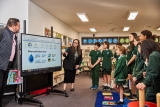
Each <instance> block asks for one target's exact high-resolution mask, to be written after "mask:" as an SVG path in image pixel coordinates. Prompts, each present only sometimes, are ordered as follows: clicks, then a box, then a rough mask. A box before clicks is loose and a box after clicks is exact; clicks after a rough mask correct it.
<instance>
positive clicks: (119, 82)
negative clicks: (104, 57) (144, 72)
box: [113, 46, 128, 104]
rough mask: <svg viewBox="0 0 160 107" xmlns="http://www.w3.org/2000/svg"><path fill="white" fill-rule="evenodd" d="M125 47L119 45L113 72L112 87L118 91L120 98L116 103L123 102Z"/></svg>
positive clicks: (125, 70) (125, 68)
mask: <svg viewBox="0 0 160 107" xmlns="http://www.w3.org/2000/svg"><path fill="white" fill-rule="evenodd" d="M125 53H126V49H125V47H123V46H119V47H118V50H117V55H119V58H118V62H117V65H116V70H115V72H114V79H115V83H114V86H113V88H114V89H115V90H116V91H118V92H119V94H120V100H119V101H118V102H116V103H117V104H124V102H123V85H124V84H125V83H126V78H127V76H128V74H127V59H126V57H125Z"/></svg>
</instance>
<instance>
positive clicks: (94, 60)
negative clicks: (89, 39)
mask: <svg viewBox="0 0 160 107" xmlns="http://www.w3.org/2000/svg"><path fill="white" fill-rule="evenodd" d="M100 46H101V44H100V43H99V42H96V43H95V44H94V50H92V51H91V52H90V54H89V56H90V61H89V64H90V68H91V74H92V86H91V87H90V89H98V85H99V71H100V61H101V52H100V51H99V50H98V48H99V47H100Z"/></svg>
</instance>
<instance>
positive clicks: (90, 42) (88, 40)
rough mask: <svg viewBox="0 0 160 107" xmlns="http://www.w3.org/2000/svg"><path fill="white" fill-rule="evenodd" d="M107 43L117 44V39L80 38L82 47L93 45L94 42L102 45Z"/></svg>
mask: <svg viewBox="0 0 160 107" xmlns="http://www.w3.org/2000/svg"><path fill="white" fill-rule="evenodd" d="M104 41H108V42H109V43H110V44H116V43H118V37H82V38H81V42H82V45H93V44H94V43H96V42H100V43H103V42H104Z"/></svg>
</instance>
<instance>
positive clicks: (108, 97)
mask: <svg viewBox="0 0 160 107" xmlns="http://www.w3.org/2000/svg"><path fill="white" fill-rule="evenodd" d="M104 100H113V96H104Z"/></svg>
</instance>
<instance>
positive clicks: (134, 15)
mask: <svg viewBox="0 0 160 107" xmlns="http://www.w3.org/2000/svg"><path fill="white" fill-rule="evenodd" d="M137 14H138V12H136V11H129V16H128V20H134V19H135V18H136V16H137Z"/></svg>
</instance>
